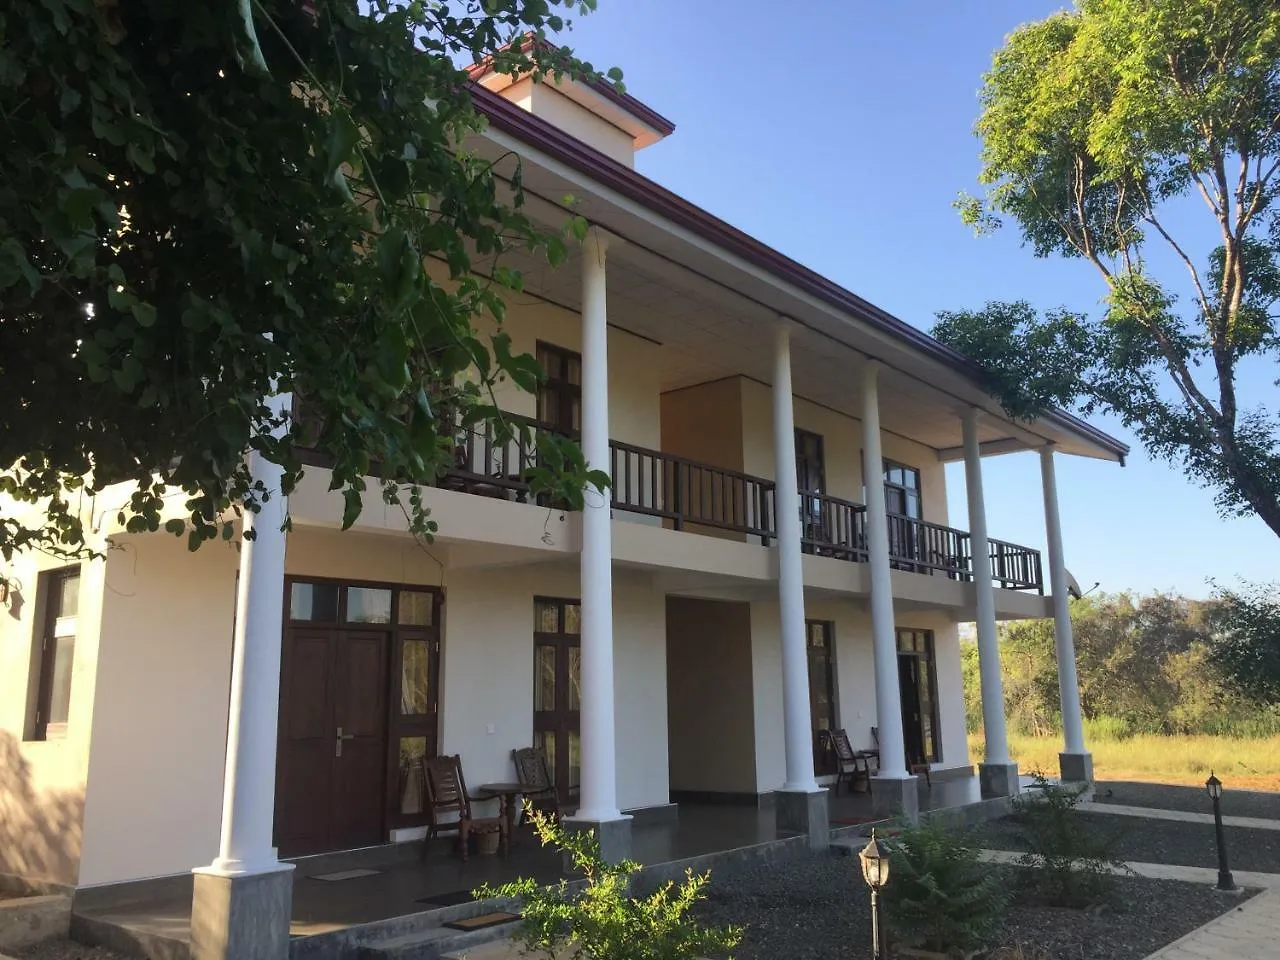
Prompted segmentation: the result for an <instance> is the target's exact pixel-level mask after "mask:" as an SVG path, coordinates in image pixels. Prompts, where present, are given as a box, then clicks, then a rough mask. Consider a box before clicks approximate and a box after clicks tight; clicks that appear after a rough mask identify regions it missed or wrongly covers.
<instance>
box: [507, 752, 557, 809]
mask: <svg viewBox="0 0 1280 960" xmlns="http://www.w3.org/2000/svg"><path fill="white" fill-rule="evenodd" d="M511 759H512V760H514V761H515V765H516V780H518V781H519V782H520V783H521V784H523V785H524V786H525V787H527V788H528V790H527V792H526V793H525V794H524V799H525V801H526V802H527V803H528V804H529V806H531V807H532V808H533V809H534V810H537V811H538V812H539V813H541V814H542V815H543V816H547V817H550V818H551V819H553V820H559V819H560V816H561V810H560V798H559V796H558V795H557V794H556V786H555V783H553V782H552V779H551V767H550V765H549V764H548V763H547V758H546V756H545V755H544V754H543V752H542V751H541V750H539V749H537V748H536V747H521V748H520V749H519V750H512V751H511Z"/></svg>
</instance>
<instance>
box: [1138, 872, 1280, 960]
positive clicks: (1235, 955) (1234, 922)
mask: <svg viewBox="0 0 1280 960" xmlns="http://www.w3.org/2000/svg"><path fill="white" fill-rule="evenodd" d="M1277 955H1280V890H1274V889H1273V890H1267V891H1264V892H1263V893H1260V894H1258V895H1257V896H1256V897H1254V898H1253V899H1252V900H1246V901H1245V902H1244V903H1242V904H1240V906H1239V907H1237V908H1236V909H1234V910H1232V911H1231V912H1229V913H1224V914H1223V915H1222V916H1220V917H1218V919H1216V920H1210V921H1209V922H1208V923H1206V924H1205V925H1204V926H1203V927H1200V928H1199V929H1197V930H1192V931H1191V932H1190V933H1188V934H1187V935H1186V936H1185V937H1183V938H1182V939H1181V940H1175V941H1174V942H1173V943H1171V944H1169V945H1168V946H1167V947H1165V948H1164V949H1162V950H1157V951H1156V952H1155V953H1153V954H1151V955H1150V956H1149V957H1147V960H1266V958H1268V957H1275V956H1277Z"/></svg>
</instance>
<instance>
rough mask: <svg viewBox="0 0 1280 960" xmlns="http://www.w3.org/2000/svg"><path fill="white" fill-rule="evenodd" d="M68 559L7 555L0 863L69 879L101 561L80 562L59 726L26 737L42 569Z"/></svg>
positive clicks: (0, 676)
mask: <svg viewBox="0 0 1280 960" xmlns="http://www.w3.org/2000/svg"><path fill="white" fill-rule="evenodd" d="M71 565H72V564H66V563H62V562H60V561H58V560H55V559H52V558H50V557H46V556H44V555H41V554H34V553H31V554H25V555H20V556H17V557H15V558H14V560H13V561H12V562H9V563H5V564H4V566H3V571H4V573H5V575H6V576H7V577H8V578H9V579H10V581H11V584H12V587H11V591H10V595H9V599H8V601H7V602H6V603H5V604H3V605H0V873H9V874H13V875H16V876H21V877H25V878H28V879H33V880H40V881H48V882H53V883H61V884H75V883H77V882H78V881H79V878H80V854H81V846H82V836H83V824H84V802H85V778H86V776H87V773H88V763H89V745H90V742H91V739H92V736H93V734H94V729H93V709H94V697H95V693H96V689H97V678H98V644H99V630H98V626H99V622H100V618H101V606H102V597H103V589H104V587H103V582H104V576H105V572H106V563H105V562H104V561H102V560H97V561H91V562H85V563H81V564H80V565H79V566H80V602H79V612H78V623H77V628H76V645H75V652H74V655H73V659H72V668H71V694H70V703H69V705H68V716H67V726H66V732H65V736H62V737H54V738H51V739H48V740H29V739H27V738H28V737H29V736H30V735H31V732H32V716H33V714H32V710H33V707H34V701H35V696H36V677H37V675H38V669H39V662H40V661H39V658H40V653H39V645H40V639H39V638H40V635H41V633H42V630H43V624H44V604H43V603H41V602H39V598H38V593H39V584H40V574H41V573H42V572H44V571H48V570H54V569H59V568H62V567H65V566H71Z"/></svg>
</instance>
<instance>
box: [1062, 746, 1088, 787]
mask: <svg viewBox="0 0 1280 960" xmlns="http://www.w3.org/2000/svg"><path fill="white" fill-rule="evenodd" d="M1058 769H1059V770H1061V771H1062V780H1063V782H1064V783H1090V784H1091V783H1093V754H1092V753H1060V754H1058Z"/></svg>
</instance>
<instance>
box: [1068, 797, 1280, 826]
mask: <svg viewBox="0 0 1280 960" xmlns="http://www.w3.org/2000/svg"><path fill="white" fill-rule="evenodd" d="M1080 810H1081V811H1082V812H1086V813H1109V814H1113V815H1115V816H1121V817H1144V818H1147V819H1150V820H1176V821H1179V822H1181V823H1213V814H1211V813H1192V812H1190V811H1188V810H1168V809H1160V808H1157V807H1133V806H1129V805H1127V804H1123V803H1093V802H1089V803H1082V804H1080ZM1222 823H1223V825H1224V826H1228V827H1249V828H1250V829H1253V830H1280V820H1272V819H1269V818H1265V817H1225V816H1224V817H1223V818H1222Z"/></svg>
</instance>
